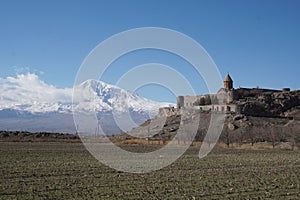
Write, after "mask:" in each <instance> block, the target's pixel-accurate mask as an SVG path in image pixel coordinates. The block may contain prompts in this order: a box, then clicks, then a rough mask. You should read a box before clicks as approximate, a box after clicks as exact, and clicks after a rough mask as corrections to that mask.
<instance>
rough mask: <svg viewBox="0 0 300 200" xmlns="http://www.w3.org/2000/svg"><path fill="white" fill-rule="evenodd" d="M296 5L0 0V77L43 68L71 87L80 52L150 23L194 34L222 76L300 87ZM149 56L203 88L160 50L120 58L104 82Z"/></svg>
mask: <svg viewBox="0 0 300 200" xmlns="http://www.w3.org/2000/svg"><path fill="white" fill-rule="evenodd" d="M299 8H300V1H297V0H294V1H292V0H282V1H280V0H277V1H271V0H259V1H255V0H253V1H250V0H249V1H240V0H236V1H234V0H226V1H225V0H223V1H222V0H217V1H215V0H207V1H201V0H195V1H192V0H188V1H175V0H169V1H167V0H163V1H162V0H158V1H155V0H151V1H145V0H143V1H141V0H137V1H135V0H123V1H121V0H120V1H112V0H109V1H100V0H99V1H58V0H51V1H50V0H49V1H46V0H39V1H32V0H26V1H22V0H19V1H15V0H1V1H0V36H1V37H0V55H1V57H0V69H1V70H0V77H2V78H3V77H7V76H15V73H16V72H15V71H16V69H21V68H29V69H30V71H31V72H35V73H38V74H39V72H40V71H42V72H43V73H40V74H39V76H40V78H41V79H42V80H44V81H45V82H47V83H49V84H52V85H55V86H57V87H59V88H64V87H72V85H73V83H74V79H75V76H76V73H77V70H78V68H79V67H80V65H81V63H82V62H83V60H84V58H85V57H86V56H87V55H88V53H89V52H90V51H91V50H92V49H93V48H94V47H96V46H97V45H98V44H99V43H100V42H101V41H103V40H105V39H107V38H108V37H110V36H112V35H114V34H117V33H119V32H122V31H125V30H128V29H132V28H138V27H148V26H151V27H164V28H169V29H173V30H176V31H179V32H182V33H184V34H186V35H188V36H190V37H192V38H193V39H195V40H196V41H197V42H198V43H200V44H201V45H202V46H203V47H204V48H205V49H206V50H207V52H208V53H209V54H210V56H211V57H212V58H213V60H214V61H215V63H216V64H217V66H218V67H219V70H220V72H221V74H222V76H223V77H224V76H225V75H226V73H227V72H230V74H231V76H232V78H233V79H234V81H235V87H239V86H241V87H256V86H259V87H271V88H282V87H291V88H292V89H299V88H300V87H299V81H298V80H299V78H298V77H299V74H300V67H299V63H300V62H299V60H300V12H299ZM147 62H158V63H165V64H168V65H170V66H172V65H177V66H176V67H177V68H180V67H182V70H183V71H185V76H187V78H188V79H189V80H191V83H192V85H193V87H194V88H196V92H197V93H205V86H203V81H201V80H200V79H198V77H196V76H194V73H193V71H192V70H190V69H188V68H186V66H185V63H184V61H179V60H178V59H177V58H175V57H174V56H170V55H168V54H166V53H159V52H157V51H148V52H140V53H139V52H138V53H137V54H136V55H129V56H128V58H124V59H123V60H122V59H120V60H118V62H116V63H115V66H112V67H111V69H110V70H109V71H108V73H107V76H106V77H105V78H104V79H103V80H104V81H106V82H109V83H115V82H116V81H117V79H118V77H119V76H121V72H126V70H129V69H130V68H132V67H134V66H135V65H138V64H143V63H147ZM120 69H122V70H120ZM186 69H187V70H186ZM154 91H156V92H154ZM139 93H140V94H141V95H143V96H145V97H148V98H152V99H154V100H160V101H174V96H172V95H171V94H170V93H169V92H167V90H166V89H162V88H158V87H157V86H152V87H151V86H150V87H145V88H144V90H142V89H141V90H140V91H139Z"/></svg>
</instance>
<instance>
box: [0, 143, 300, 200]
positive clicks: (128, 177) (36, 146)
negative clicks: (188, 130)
mask: <svg viewBox="0 0 300 200" xmlns="http://www.w3.org/2000/svg"><path fill="white" fill-rule="evenodd" d="M123 148H131V149H132V148H134V149H136V151H139V150H144V149H145V148H146V149H147V151H151V149H154V148H155V147H152V146H147V147H143V146H133V145H130V146H124V147H123ZM198 151H199V147H191V148H190V149H189V150H188V151H187V152H186V154H185V155H183V156H182V157H181V158H180V159H178V160H177V161H176V162H175V163H173V164H172V165H170V166H168V167H166V168H164V169H162V170H159V171H156V172H152V173H147V174H129V173H123V172H118V171H115V170H113V169H110V168H108V167H106V166H104V165H102V164H101V163H99V162H98V161H97V160H95V159H94V158H93V157H92V156H91V155H90V154H89V152H88V151H87V150H85V148H84V146H83V145H82V144H81V143H13V142H11V143H8V142H2V143H0V154H1V160H0V165H1V166H0V171H1V173H0V199H166V198H168V199H266V198H270V199H300V152H299V151H287V150H276V149H275V150H237V149H225V148H220V147H217V148H215V149H214V150H213V152H211V153H210V154H209V156H207V157H206V158H204V159H201V160H200V159H199V158H198Z"/></svg>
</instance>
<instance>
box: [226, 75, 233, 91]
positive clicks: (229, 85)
mask: <svg viewBox="0 0 300 200" xmlns="http://www.w3.org/2000/svg"><path fill="white" fill-rule="evenodd" d="M224 88H225V89H226V90H231V89H233V81H232V79H231V77H230V75H229V74H227V76H226V77H225V80H224Z"/></svg>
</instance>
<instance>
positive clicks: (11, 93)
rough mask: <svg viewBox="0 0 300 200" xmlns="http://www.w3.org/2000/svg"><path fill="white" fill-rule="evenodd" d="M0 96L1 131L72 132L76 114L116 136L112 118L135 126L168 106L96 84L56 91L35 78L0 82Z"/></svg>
mask: <svg viewBox="0 0 300 200" xmlns="http://www.w3.org/2000/svg"><path fill="white" fill-rule="evenodd" d="M73 92H74V93H73ZM0 93H1V95H0V129H2V130H29V131H59V132H75V125H74V122H73V115H72V114H73V112H72V111H73V110H74V111H75V113H77V114H83V115H90V114H96V116H97V118H98V120H101V123H102V125H103V127H102V128H104V129H107V130H106V132H111V134H116V133H120V132H121V131H120V128H119V127H118V126H117V125H116V123H115V122H114V121H115V120H114V119H115V118H118V117H120V116H122V115H124V114H126V113H127V114H129V115H130V116H131V118H132V120H133V121H134V122H135V124H140V123H142V122H143V121H145V120H147V119H149V118H151V117H153V116H154V115H156V114H157V112H158V109H159V108H160V107H166V106H170V105H171V104H169V103H160V102H155V101H152V100H149V99H146V98H143V97H140V96H139V95H137V94H135V93H132V92H130V91H127V90H124V89H121V88H119V87H117V86H114V85H110V84H107V83H104V82H101V81H98V80H87V81H85V82H83V83H82V84H80V85H77V86H75V87H74V88H65V89H59V88H56V87H55V86H52V85H48V84H46V83H45V82H43V81H42V80H40V79H39V77H38V76H37V75H35V74H27V75H18V76H17V77H16V78H13V77H8V78H6V79H1V78H0ZM73 94H74V95H73ZM72 97H73V99H72ZM72 109H73V110H72ZM116 116H117V117H116ZM125 124H127V127H126V128H125V129H130V128H133V127H132V126H133V125H132V124H130V123H127V122H126V123H125ZM77 126H78V125H77ZM77 128H78V127H77ZM93 129H95V128H94V127H91V130H93Z"/></svg>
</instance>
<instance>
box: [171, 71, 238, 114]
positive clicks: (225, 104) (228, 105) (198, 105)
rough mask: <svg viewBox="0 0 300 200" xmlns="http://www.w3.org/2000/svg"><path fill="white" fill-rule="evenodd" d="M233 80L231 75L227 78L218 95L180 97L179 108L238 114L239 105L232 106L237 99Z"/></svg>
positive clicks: (178, 98) (178, 100)
mask: <svg viewBox="0 0 300 200" xmlns="http://www.w3.org/2000/svg"><path fill="white" fill-rule="evenodd" d="M234 91H235V90H234V88H233V80H232V78H231V77H230V75H229V74H227V76H226V77H225V80H224V87H223V88H221V89H220V90H219V91H218V93H217V94H206V95H198V96H178V97H177V99H176V100H177V108H178V109H181V108H186V109H199V110H203V111H216V112H238V111H239V109H238V105H236V104H232V102H233V101H234V99H235V94H234Z"/></svg>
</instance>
